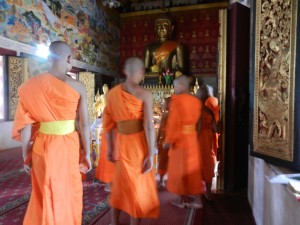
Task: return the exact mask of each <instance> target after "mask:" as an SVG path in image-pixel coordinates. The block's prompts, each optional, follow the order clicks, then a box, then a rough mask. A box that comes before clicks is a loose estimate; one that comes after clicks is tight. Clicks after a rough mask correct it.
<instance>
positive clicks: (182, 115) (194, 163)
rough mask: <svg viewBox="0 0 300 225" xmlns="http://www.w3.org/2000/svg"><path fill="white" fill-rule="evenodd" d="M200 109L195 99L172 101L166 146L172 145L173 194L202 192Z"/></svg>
mask: <svg viewBox="0 0 300 225" xmlns="http://www.w3.org/2000/svg"><path fill="white" fill-rule="evenodd" d="M201 108H202V105H201V102H200V100H199V99H198V98H197V97H195V96H193V95H190V94H181V95H173V96H172V98H171V102H170V107H169V109H170V110H169V115H168V120H167V125H166V141H165V142H166V143H168V144H171V148H170V150H169V165H168V182H167V188H168V190H169V191H170V192H172V193H174V194H178V195H190V194H201V193H202V192H203V185H202V176H201V169H202V165H201V162H202V161H201V156H200V152H199V141H198V134H197V123H198V122H199V119H200V116H201Z"/></svg>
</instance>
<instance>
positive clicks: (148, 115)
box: [143, 91, 155, 156]
mask: <svg viewBox="0 0 300 225" xmlns="http://www.w3.org/2000/svg"><path fill="white" fill-rule="evenodd" d="M143 95H144V129H145V133H146V138H147V144H148V151H149V155H151V156H153V155H154V153H155V152H154V151H155V131H154V125H153V97H152V94H151V93H150V92H148V91H145V92H144V93H143Z"/></svg>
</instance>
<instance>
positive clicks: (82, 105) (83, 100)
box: [76, 82, 91, 170]
mask: <svg viewBox="0 0 300 225" xmlns="http://www.w3.org/2000/svg"><path fill="white" fill-rule="evenodd" d="M76 86H77V90H78V92H79V94H80V101H79V107H78V117H79V118H78V119H79V123H78V124H79V132H80V136H81V138H82V143H83V147H84V154H85V160H86V163H87V164H88V169H89V170H90V169H91V162H90V123H89V118H88V107H87V97H86V88H85V86H84V85H83V84H82V83H79V82H78V83H77V85H76Z"/></svg>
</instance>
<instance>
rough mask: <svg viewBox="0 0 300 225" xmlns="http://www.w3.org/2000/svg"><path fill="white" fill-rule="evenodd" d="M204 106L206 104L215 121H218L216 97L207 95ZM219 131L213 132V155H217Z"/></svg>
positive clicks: (218, 108)
mask: <svg viewBox="0 0 300 225" xmlns="http://www.w3.org/2000/svg"><path fill="white" fill-rule="evenodd" d="M205 106H207V107H208V108H209V109H210V110H211V111H212V112H213V114H214V116H215V120H216V123H217V124H218V122H219V110H220V107H219V101H218V98H216V97H208V98H207V99H206V101H205ZM219 136H220V134H219V133H214V135H213V137H212V149H213V151H214V155H215V156H217V150H218V148H219Z"/></svg>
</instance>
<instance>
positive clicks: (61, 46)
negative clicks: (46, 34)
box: [49, 41, 72, 58]
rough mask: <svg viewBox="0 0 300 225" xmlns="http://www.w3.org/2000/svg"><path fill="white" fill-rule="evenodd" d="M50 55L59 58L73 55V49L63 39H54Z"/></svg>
mask: <svg viewBox="0 0 300 225" xmlns="http://www.w3.org/2000/svg"><path fill="white" fill-rule="evenodd" d="M49 52H50V57H51V58H59V57H63V58H64V57H67V56H69V55H72V50H71V48H70V46H69V45H68V44H66V43H65V42H63V41H54V42H52V43H51V45H50V47H49Z"/></svg>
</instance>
